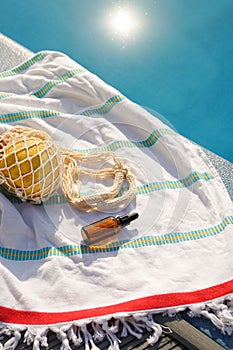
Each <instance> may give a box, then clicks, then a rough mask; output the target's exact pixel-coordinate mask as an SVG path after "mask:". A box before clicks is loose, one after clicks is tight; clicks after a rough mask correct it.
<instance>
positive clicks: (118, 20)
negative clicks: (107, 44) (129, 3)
mask: <svg viewBox="0 0 233 350" xmlns="http://www.w3.org/2000/svg"><path fill="white" fill-rule="evenodd" d="M108 28H110V29H111V32H112V36H113V37H112V40H113V39H114V38H118V39H120V40H124V41H126V40H134V39H135V36H136V33H137V32H138V30H139V29H140V28H141V21H140V19H139V16H138V15H137V14H136V13H135V12H134V11H133V10H132V9H131V8H128V7H126V6H124V7H121V6H119V7H117V8H115V9H113V10H112V11H111V12H109V14H108Z"/></svg>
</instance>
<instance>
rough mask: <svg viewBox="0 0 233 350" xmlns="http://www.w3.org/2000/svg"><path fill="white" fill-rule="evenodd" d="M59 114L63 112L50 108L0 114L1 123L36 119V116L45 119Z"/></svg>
mask: <svg viewBox="0 0 233 350" xmlns="http://www.w3.org/2000/svg"><path fill="white" fill-rule="evenodd" d="M58 115H61V113H60V112H57V111H53V110H49V109H48V110H46V109H45V110H41V109H39V110H32V111H22V112H14V113H8V114H2V115H1V116H0V123H13V122H17V121H20V120H25V119H34V118H40V119H44V118H49V117H56V116H58Z"/></svg>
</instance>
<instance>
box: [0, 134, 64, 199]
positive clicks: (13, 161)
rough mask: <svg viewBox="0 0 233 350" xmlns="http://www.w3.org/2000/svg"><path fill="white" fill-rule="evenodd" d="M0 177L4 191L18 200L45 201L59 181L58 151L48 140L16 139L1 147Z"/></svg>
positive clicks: (59, 160) (27, 136) (20, 137)
mask: <svg viewBox="0 0 233 350" xmlns="http://www.w3.org/2000/svg"><path fill="white" fill-rule="evenodd" d="M3 140H4V138H3ZM0 175H1V182H2V185H3V187H5V188H6V189H7V190H8V191H9V192H11V193H13V194H15V195H17V196H18V197H19V198H20V199H22V200H29V201H32V202H33V201H34V202H36V203H40V202H41V201H45V200H46V199H47V198H48V197H49V196H50V195H51V194H52V193H53V192H54V191H55V190H56V189H57V188H58V187H59V185H60V181H61V159H60V155H59V151H58V148H57V147H56V146H55V145H54V144H53V143H51V142H50V140H44V139H40V138H39V137H37V136H30V135H17V137H16V138H13V139H12V140H10V141H9V140H7V142H5V145H3V146H2V150H1V159H0Z"/></svg>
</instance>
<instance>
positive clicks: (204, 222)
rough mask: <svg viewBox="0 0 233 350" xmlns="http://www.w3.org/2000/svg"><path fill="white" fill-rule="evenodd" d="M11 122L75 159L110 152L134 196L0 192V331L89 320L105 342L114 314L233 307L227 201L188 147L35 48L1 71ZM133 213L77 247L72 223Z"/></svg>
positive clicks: (76, 68)
mask: <svg viewBox="0 0 233 350" xmlns="http://www.w3.org/2000/svg"><path fill="white" fill-rule="evenodd" d="M15 126H28V127H30V128H34V129H36V130H39V131H41V132H43V131H45V132H46V133H48V135H50V137H51V139H52V141H53V142H54V143H55V144H57V145H59V146H61V147H64V148H70V149H72V150H74V151H77V152H81V153H82V154H89V155H91V154H95V153H97V152H106V153H107V152H115V154H116V155H118V156H119V157H121V158H122V159H124V161H125V164H126V166H127V167H128V168H129V169H130V171H131V172H132V174H133V175H134V176H135V181H136V198H135V200H133V201H132V202H131V203H130V204H129V206H128V207H126V208H119V210H115V211H114V212H111V211H103V212H92V213H84V212H80V211H78V210H76V209H75V208H74V207H72V206H71V205H70V204H69V203H68V202H67V200H66V199H65V197H64V195H63V193H62V190H61V189H58V190H57V192H56V193H54V194H53V195H52V197H50V198H49V200H48V201H47V202H45V203H44V204H43V205H36V206H35V205H34V206H33V205H31V204H30V203H25V202H21V201H20V200H19V199H18V198H16V197H14V196H11V195H9V194H6V193H5V192H4V191H2V192H1V193H0V198H1V201H0V213H1V222H0V286H1V293H0V327H1V328H2V330H3V331H5V330H6V329H8V330H9V329H10V330H12V332H14V331H17V330H18V331H21V330H27V331H28V332H31V338H30V337H28V339H29V338H30V339H34V338H33V335H34V337H35V334H36V331H33V330H34V329H35V327H36V326H39V327H40V328H39V329H40V333H39V334H40V336H41V337H42V335H41V334H42V333H43V332H42V330H43V331H44V332H46V330H48V329H53V330H55V331H56V332H58V331H61V330H62V331H63V332H66V331H68V330H71V329H72V332H77V329H81V332H83V334H89V333H85V332H86V331H85V329H84V328H83V327H84V325H85V324H86V323H88V322H90V321H92V320H94V321H95V322H96V324H97V325H98V327H102V331H103V332H107V334H108V335H109V334H110V335H111V336H110V335H109V337H110V338H111V339H112V344H113V345H114V344H115V343H114V341H115V338H114V332H113V331H112V330H111V329H107V328H106V325H105V326H103V324H104V321H105V320H108V319H110V318H112V317H114V318H115V319H118V320H119V319H121V320H123V319H124V317H135V320H136V318H138V320H139V319H140V317H139V316H140V315H141V317H142V318H143V317H145V315H150V314H152V313H154V312H160V311H166V312H168V313H169V312H170V313H172V312H173V311H174V312H176V310H179V309H185V308H189V309H190V310H193V313H194V314H201V312H202V310H204V309H205V307H206V305H207V304H208V305H210V303H211V302H215V303H217V304H218V303H220V304H221V305H222V304H224V305H225V306H226V305H227V302H229V303H232V293H233V265H232V253H233V230H232V224H233V210H232V202H231V200H230V198H229V196H228V193H227V191H226V189H225V187H224V185H223V183H222V181H221V179H220V177H219V175H218V174H217V173H216V171H215V170H214V168H213V167H212V166H211V164H210V163H209V162H208V160H207V159H206V157H205V155H204V154H203V152H202V151H201V149H200V148H199V147H198V146H197V145H194V144H193V143H191V142H190V141H189V140H187V139H186V138H185V137H183V136H181V135H179V134H178V133H177V132H176V131H174V130H172V129H171V128H169V127H168V126H167V125H166V124H164V123H163V122H162V121H161V120H160V119H159V118H157V117H155V116H152V115H151V114H150V113H148V112H147V111H146V110H145V109H143V108H141V107H140V106H138V105H137V104H136V103H134V102H133V101H131V100H129V99H128V98H127V97H126V96H124V95H122V94H121V93H120V92H119V91H117V90H116V89H114V88H113V87H111V86H109V85H108V84H106V83H105V82H103V81H102V80H101V79H100V78H99V77H97V76H96V75H95V74H93V73H91V72H89V71H87V70H86V69H85V68H83V67H82V66H80V65H79V64H77V63H76V62H74V61H73V60H72V59H70V58H69V57H67V56H66V55H64V54H62V53H59V52H49V51H48V52H40V53H38V54H36V55H35V56H34V57H32V58H31V59H30V60H28V61H26V62H24V63H23V64H21V65H20V66H18V67H16V68H14V69H12V70H10V71H6V72H3V73H1V74H0V132H1V133H4V132H6V131H8V130H11V128H12V127H15ZM101 166H103V167H104V166H105V164H102V163H101V162H100V164H99V165H98V166H97V167H99V168H98V169H100V168H101ZM79 180H80V181H79V183H77V184H76V185H75V186H80V188H79V190H80V191H81V192H82V193H84V194H87V193H88V194H91V193H95V192H97V191H101V190H103V189H105V188H106V187H108V186H111V185H112V182H111V181H112V180H111V179H108V180H107V181H101V179H93V178H91V177H88V176H85V174H83V175H82V176H80V178H79ZM126 190H127V184H125V187H123V189H122V193H121V194H120V195H122V194H124V191H126ZM132 211H136V212H138V213H139V219H138V220H136V221H134V222H132V223H131V225H130V226H128V227H127V228H124V229H122V230H121V231H120V233H119V235H118V236H117V237H116V240H115V241H114V242H113V243H111V244H110V245H107V246H103V247H99V248H98V247H87V246H85V245H84V244H83V242H82V237H81V227H82V226H84V225H86V224H88V223H91V222H93V221H96V220H99V219H102V218H103V217H105V216H107V215H124V214H128V213H130V212H132ZM217 304H216V305H217ZM226 307H227V306H226ZM209 309H210V307H209ZM198 310H199V311H198ZM227 312H228V321H226V319H227V317H225V319H224V316H222V318H221V317H220V316H219V315H220V314H221V312H220V313H219V315H218V317H219V319H221V322H220V321H219V322H220V323H219V324H220V326H219V328H221V329H228V332H231V331H232V329H233V318H232V311H231V309H230V308H229V309H228V310H227ZM216 317H217V316H216ZM142 318H141V319H140V322H142ZM229 320H230V321H229ZM150 322H151V321H150V320H148V319H147V325H149V326H148V327H150V325H151V324H152V323H150ZM62 327H63V328H62ZM64 327H65V328H64ZM72 327H76V328H72ZM96 327H97V326H96ZM152 328H153V327H152ZM98 329H99V328H98ZM125 329H126V328H125ZM154 329H155V328H154ZM69 334H70V333H69ZM26 337H27V334H26ZM70 337H71V336H70ZM75 337H76V338H75V339H76V343H77V339H79V338H78V335H77V334H76V335H75ZM88 337H89V338H88ZM90 337H91V336H90V334H89V335H88V336H87V335H86V338H85V337H84V338H85V339H86V340H85V341H86V342H88V341H89V340H90ZM42 338H43V337H42ZM42 338H41V339H42ZM71 338H72V337H71ZM73 338H74V337H73ZM88 339H89V340H88ZM42 340H43V339H42ZM42 340H41V341H42ZM63 340H64V339H63ZM14 341H16V336H14ZM31 341H32V340H31ZM9 346H10V345H9Z"/></svg>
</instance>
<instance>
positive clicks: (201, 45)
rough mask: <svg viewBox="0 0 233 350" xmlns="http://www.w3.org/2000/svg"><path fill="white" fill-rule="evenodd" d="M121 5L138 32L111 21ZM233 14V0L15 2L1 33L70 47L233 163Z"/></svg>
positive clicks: (2, 19) (33, 43) (10, 0)
mask: <svg viewBox="0 0 233 350" xmlns="http://www.w3.org/2000/svg"><path fill="white" fill-rule="evenodd" d="M119 8H123V9H125V8H126V10H127V11H128V13H129V14H131V16H133V18H134V20H135V23H134V24H135V28H133V29H132V31H131V32H130V33H120V34H119V33H116V32H117V29H116V28H115V29H114V28H113V27H112V26H111V18H112V19H113V17H114V13H116V11H118V10H119ZM232 17H233V1H232V0H211V1H209V0H156V1H153V0H134V1H109V0H85V1H82V0H56V1H55V0H39V1H38V0H23V1H18V0H7V1H3V2H2V3H1V11H0V31H1V32H2V33H3V34H5V35H8V36H9V37H11V38H12V39H14V40H16V41H18V42H19V43H21V44H23V45H24V46H26V47H27V48H29V49H31V50H32V51H34V52H38V51H40V50H45V49H49V50H58V51H63V52H65V53H66V54H68V55H70V56H71V57H72V58H73V59H75V60H76V61H78V62H79V63H81V64H82V65H83V66H85V67H86V68H88V69H89V70H91V71H92V72H94V73H96V74H97V75H99V76H100V77H101V78H102V79H104V80H105V81H106V82H108V83H109V84H111V85H113V86H114V87H116V88H117V89H118V90H120V91H121V92H122V93H123V94H125V95H126V96H127V97H129V98H130V99H132V100H133V101H135V102H137V103H139V104H140V105H142V106H146V107H148V108H151V109H153V110H156V111H157V112H159V113H160V114H162V115H163V116H164V117H165V118H167V119H168V120H169V122H170V123H171V124H172V125H173V126H174V127H175V129H176V130H178V131H179V132H180V133H181V134H183V135H185V136H187V137H188V138H190V139H192V140H194V141H195V142H197V143H199V144H201V145H202V146H204V147H206V148H208V149H210V150H212V151H213V152H215V153H217V154H218V155H220V156H222V157H224V158H226V159H228V160H230V161H231V162H233V141H232V139H233V138H232V136H233V114H232V113H233V112H232V111H233V99H232V86H233V65H232V62H233V44H232V43H233V21H232ZM123 25H124V23H123Z"/></svg>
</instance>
